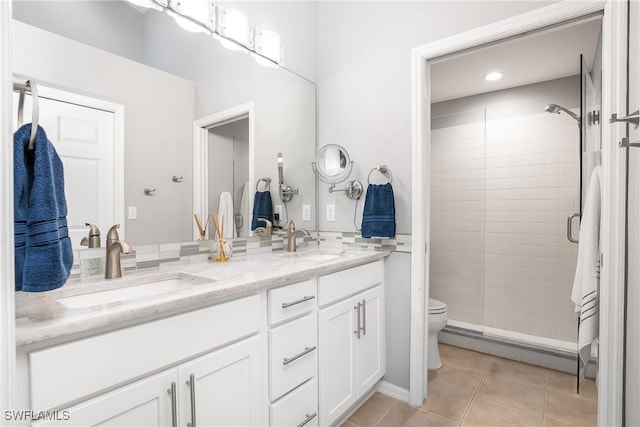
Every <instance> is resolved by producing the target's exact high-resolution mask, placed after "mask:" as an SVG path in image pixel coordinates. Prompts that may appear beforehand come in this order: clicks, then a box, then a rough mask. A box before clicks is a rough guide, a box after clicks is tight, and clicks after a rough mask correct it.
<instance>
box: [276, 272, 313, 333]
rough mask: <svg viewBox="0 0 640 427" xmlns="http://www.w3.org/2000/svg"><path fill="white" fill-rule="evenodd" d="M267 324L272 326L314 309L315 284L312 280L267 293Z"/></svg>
mask: <svg viewBox="0 0 640 427" xmlns="http://www.w3.org/2000/svg"><path fill="white" fill-rule="evenodd" d="M268 300H269V324H270V325H274V324H276V323H280V322H282V321H283V320H287V319H291V318H292V317H295V316H298V315H300V314H304V313H307V312H309V311H311V310H313V309H314V308H315V307H316V283H315V281H314V280H305V281H304V282H300V283H294V284H293V285H288V286H283V287H281V288H276V289H271V290H270V291H269V296H268Z"/></svg>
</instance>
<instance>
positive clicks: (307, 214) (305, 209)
mask: <svg viewBox="0 0 640 427" xmlns="http://www.w3.org/2000/svg"><path fill="white" fill-rule="evenodd" d="M302 220H303V221H311V205H302Z"/></svg>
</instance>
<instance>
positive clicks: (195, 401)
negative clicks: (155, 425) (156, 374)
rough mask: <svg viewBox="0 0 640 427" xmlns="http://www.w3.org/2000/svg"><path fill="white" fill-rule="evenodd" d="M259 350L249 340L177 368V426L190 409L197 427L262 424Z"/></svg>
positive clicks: (188, 420)
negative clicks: (178, 385) (178, 415)
mask: <svg viewBox="0 0 640 427" xmlns="http://www.w3.org/2000/svg"><path fill="white" fill-rule="evenodd" d="M260 350H261V345H260V337H253V338H248V339H246V340H243V341H240V342H238V343H236V344H232V345H230V346H227V347H224V348H222V349H220V350H217V351H214V352H212V353H209V354H207V355H204V356H202V357H199V358H197V359H195V360H193V361H191V362H188V363H185V364H182V365H180V366H178V380H179V384H180V387H179V390H180V393H179V394H180V411H179V412H180V421H181V425H182V426H186V425H187V424H188V423H191V421H192V416H193V415H192V410H193V411H195V418H196V425H198V426H255V425H265V424H266V422H267V420H265V419H264V415H263V414H266V411H265V410H263V408H262V405H266V404H267V403H266V402H264V399H263V396H262V393H261V390H262V374H261V373H262V370H261V364H260ZM192 375H193V379H194V381H193V384H192V382H191V378H192V377H191V376H192ZM192 386H193V387H192Z"/></svg>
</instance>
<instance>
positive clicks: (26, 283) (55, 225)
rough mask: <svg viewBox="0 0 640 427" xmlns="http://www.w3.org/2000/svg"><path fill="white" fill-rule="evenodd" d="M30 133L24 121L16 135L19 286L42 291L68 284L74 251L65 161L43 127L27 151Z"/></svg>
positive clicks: (16, 217)
mask: <svg viewBox="0 0 640 427" xmlns="http://www.w3.org/2000/svg"><path fill="white" fill-rule="evenodd" d="M30 134H31V124H26V125H24V126H22V127H20V129H18V130H17V131H16V133H15V134H14V135H13V145H14V169H13V183H14V190H13V196H14V232H15V269H16V274H15V289H16V290H17V291H20V290H21V291H25V292H43V291H50V290H52V289H56V288H59V287H60V286H62V285H64V284H65V282H66V281H67V279H68V278H69V274H70V273H71V266H72V265H73V251H72V249H71V240H70V239H69V235H68V230H67V202H66V199H65V197H64V174H63V169H62V161H61V160H60V157H58V154H57V153H56V150H55V149H54V148H53V145H52V144H51V142H49V140H48V139H47V135H46V134H45V132H44V129H42V128H41V127H38V132H37V133H36V141H35V150H33V151H28V150H27V147H28V145H29V137H30Z"/></svg>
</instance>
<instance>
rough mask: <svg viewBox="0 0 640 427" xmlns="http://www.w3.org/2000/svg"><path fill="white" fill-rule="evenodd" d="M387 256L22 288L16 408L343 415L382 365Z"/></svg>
mask: <svg viewBox="0 0 640 427" xmlns="http://www.w3.org/2000/svg"><path fill="white" fill-rule="evenodd" d="M387 255H388V253H387V252H374V251H358V250H344V251H327V250H309V251H304V252H297V253H269V254H264V255H263V254H261V255H255V256H247V257H236V258H233V259H232V260H231V261H230V262H228V263H224V264H216V263H208V262H199V263H193V264H182V265H178V266H174V267H172V268H171V269H156V270H154V271H147V272H141V273H135V274H130V275H128V276H127V275H125V277H124V278H122V279H117V280H111V281H105V280H98V279H93V280H86V279H84V280H76V281H70V282H69V283H68V284H67V285H66V286H65V287H63V288H61V289H59V290H56V291H53V292H49V293H43V294H18V295H17V301H16V326H17V328H16V335H17V345H18V354H17V358H18V389H19V396H18V400H17V405H16V406H17V407H19V408H25V409H26V408H29V409H31V410H33V411H34V412H35V413H34V416H37V415H38V414H37V413H38V412H40V411H54V412H50V413H49V416H50V417H53V418H55V419H45V420H42V419H41V420H39V421H37V422H34V423H33V424H34V425H38V426H49V425H95V424H98V423H105V422H106V423H108V424H117V425H145V426H151V425H158V426H167V425H174V426H176V425H180V426H193V427H195V426H196V425H225V426H227V425H259V426H262V425H278V426H282V425H293V426H297V425H308V426H312V425H330V424H333V423H336V422H337V421H339V420H340V419H341V418H342V417H344V416H345V415H347V414H348V411H349V410H350V409H352V408H353V407H354V405H356V404H357V403H358V402H359V401H361V400H362V398H363V397H365V396H366V395H367V394H368V393H369V392H370V391H371V390H372V388H373V387H374V386H375V384H376V383H377V381H378V380H379V379H380V378H382V376H383V375H384V373H385V356H384V355H385V350H384V343H385V339H384V287H383V278H384V265H383V262H384V261H383V258H384V257H385V256H387ZM55 411H57V412H55ZM29 423H30V420H29V419H26V420H24V421H23V424H24V425H27V424H29Z"/></svg>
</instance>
